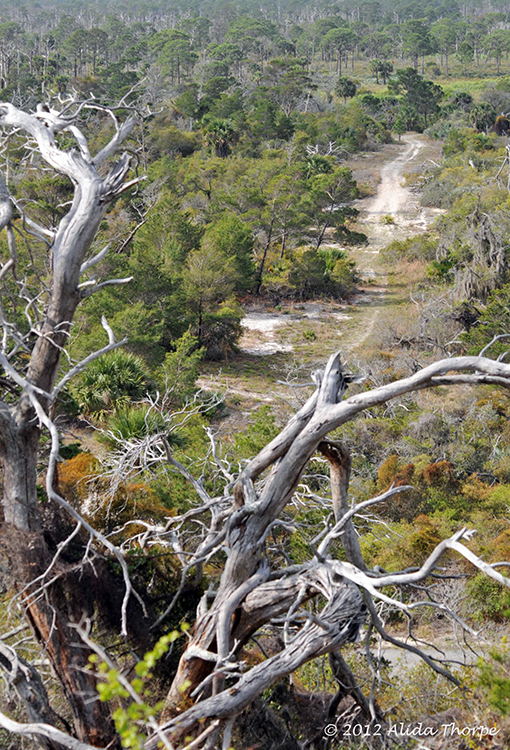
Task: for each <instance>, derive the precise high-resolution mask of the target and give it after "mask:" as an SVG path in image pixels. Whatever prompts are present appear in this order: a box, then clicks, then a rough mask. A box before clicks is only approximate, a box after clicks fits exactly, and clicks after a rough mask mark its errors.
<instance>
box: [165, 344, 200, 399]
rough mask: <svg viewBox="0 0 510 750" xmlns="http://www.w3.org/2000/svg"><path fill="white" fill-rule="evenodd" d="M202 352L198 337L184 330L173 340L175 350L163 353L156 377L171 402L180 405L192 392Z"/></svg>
mask: <svg viewBox="0 0 510 750" xmlns="http://www.w3.org/2000/svg"><path fill="white" fill-rule="evenodd" d="M204 353H205V349H204V348H203V347H199V345H198V338H196V337H195V336H193V335H192V334H191V333H190V331H186V333H184V334H183V335H182V336H181V338H180V339H178V340H177V341H176V342H175V351H173V352H168V353H167V354H166V355H165V359H164V362H163V364H162V365H161V368H160V369H159V371H158V375H157V377H158V380H159V381H160V382H161V385H162V387H163V389H164V392H165V393H166V395H167V396H166V397H167V398H169V399H170V400H171V402H172V404H175V405H177V406H180V405H181V404H182V403H184V402H185V401H186V399H187V398H189V397H190V396H191V395H192V394H193V392H194V390H195V381H196V379H197V377H198V374H199V365H200V362H201V360H202V358H203V356H204Z"/></svg>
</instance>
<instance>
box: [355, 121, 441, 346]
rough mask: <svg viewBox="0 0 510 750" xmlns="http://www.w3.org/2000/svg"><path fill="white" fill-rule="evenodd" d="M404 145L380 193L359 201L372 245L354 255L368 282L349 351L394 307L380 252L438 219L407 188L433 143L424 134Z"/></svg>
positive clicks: (385, 171) (384, 172)
mask: <svg viewBox="0 0 510 750" xmlns="http://www.w3.org/2000/svg"><path fill="white" fill-rule="evenodd" d="M403 143H404V144H405V147H404V150H403V151H402V152H401V153H400V154H398V156H397V157H396V158H395V159H393V160H392V161H389V162H388V163H386V164H384V165H383V167H382V168H381V181H380V183H379V185H378V188H377V193H376V194H375V195H374V196H373V197H371V198H365V199H364V200H360V201H358V202H357V208H358V210H359V211H360V217H359V225H360V228H361V231H362V232H364V233H365V234H366V235H367V237H368V245H367V246H365V247H359V248H355V249H354V250H353V251H351V257H352V258H353V259H354V261H355V262H356V267H357V268H358V270H359V273H360V276H361V278H362V290H361V293H360V294H358V295H356V297H355V298H354V300H353V302H354V304H355V306H356V309H357V313H358V314H357V316H356V326H355V327H354V330H353V331H352V333H351V334H350V335H349V336H348V338H347V340H346V341H344V346H345V349H346V350H348V351H355V350H356V349H359V347H360V346H361V345H362V344H364V343H365V342H366V340H367V339H368V338H369V337H371V336H372V335H373V333H374V329H375V327H376V323H377V321H378V319H379V317H380V316H381V314H382V312H383V309H384V308H385V307H387V304H388V300H387V292H388V279H387V275H386V273H385V269H384V268H383V266H382V263H381V262H380V260H379V251H380V249H381V248H383V247H386V246H387V245H389V244H390V242H392V241H393V240H402V239H405V238H407V237H411V236H413V235H416V234H420V233H421V232H423V231H425V230H426V229H427V228H428V227H429V226H430V224H431V222H432V220H433V219H434V218H435V216H436V215H437V212H434V211H431V209H426V208H423V207H422V206H421V205H420V201H419V198H418V196H417V195H416V194H414V193H413V192H412V191H411V189H410V188H409V187H407V186H406V185H405V184H404V180H405V172H406V169H410V168H411V165H412V164H413V165H416V163H417V162H418V163H419V162H420V160H421V159H422V155H421V151H422V149H424V147H425V145H426V143H427V141H426V139H425V137H424V136H422V135H419V134H416V133H411V134H408V135H407V136H406V138H405V140H404V141H403ZM363 282H364V285H363Z"/></svg>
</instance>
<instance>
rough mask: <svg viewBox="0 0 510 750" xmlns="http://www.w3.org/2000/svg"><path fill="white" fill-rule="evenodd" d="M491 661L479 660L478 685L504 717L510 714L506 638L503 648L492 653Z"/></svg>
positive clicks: (509, 672) (493, 650)
mask: <svg viewBox="0 0 510 750" xmlns="http://www.w3.org/2000/svg"><path fill="white" fill-rule="evenodd" d="M490 657H491V661H489V660H488V659H479V660H478V669H479V670H480V677H479V680H478V684H479V685H480V686H481V687H483V688H484V689H485V691H486V695H487V701H488V703H489V704H490V705H491V706H492V707H493V708H495V709H496V710H497V711H498V712H499V713H500V714H501V715H502V716H508V714H509V713H510V655H509V652H508V645H507V640H506V637H505V638H504V639H503V642H502V646H501V648H493V649H491V651H490Z"/></svg>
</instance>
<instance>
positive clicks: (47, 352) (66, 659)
mask: <svg viewBox="0 0 510 750" xmlns="http://www.w3.org/2000/svg"><path fill="white" fill-rule="evenodd" d="M0 120H1V121H2V124H3V125H4V127H17V128H18V129H22V130H25V131H27V132H28V133H29V134H30V135H31V136H32V137H34V138H35V139H36V141H37V144H38V146H39V149H40V151H41V154H42V156H43V159H45V161H46V162H47V163H48V164H49V165H51V166H52V167H54V168H55V169H56V170H58V171H59V172H61V173H63V174H65V175H67V177H68V178H69V179H70V180H72V182H73V183H74V185H75V193H74V198H73V202H72V205H71V208H70V210H69V211H68V213H67V215H66V216H65V217H64V218H63V219H62V221H61V222H60V224H59V226H58V229H57V231H56V233H55V235H54V238H53V242H52V244H51V255H52V272H53V273H52V282H51V292H50V299H49V303H48V306H47V310H46V312H45V318H44V322H43V324H42V326H41V330H40V333H39V335H38V337H37V339H36V342H35V344H34V347H33V350H32V352H31V355H30V362H29V365H28V369H27V372H26V375H25V378H26V382H27V384H28V385H27V386H25V388H24V389H23V391H22V393H21V396H20V398H19V401H18V403H17V404H15V405H8V404H7V403H0V462H1V465H2V469H3V508H4V523H3V524H2V526H1V532H0V536H1V541H2V546H3V548H4V550H5V553H6V555H7V557H8V558H9V559H10V560H11V562H12V573H11V578H12V580H15V581H16V585H17V586H18V587H19V590H20V592H21V598H22V600H23V602H24V605H25V611H26V615H27V619H28V622H29V624H30V627H31V629H32V631H33V633H34V635H35V637H36V639H37V641H38V643H39V644H40V645H41V647H42V648H43V649H44V651H45V653H46V656H47V658H48V660H49V662H50V664H51V666H52V669H53V671H54V673H55V675H56V676H57V678H58V680H59V681H60V683H61V685H62V688H63V691H64V694H65V697H66V698H67V700H68V702H69V705H70V707H71V709H72V712H73V724H74V730H75V732H76V735H77V737H78V738H79V739H80V740H82V741H85V742H88V743H90V744H92V745H95V746H98V747H106V746H107V745H110V743H112V744H111V747H113V746H114V743H115V741H116V740H115V738H116V734H115V730H114V726H113V723H112V721H111V719H110V717H109V710H108V708H107V706H106V705H105V704H102V703H101V702H100V701H99V700H98V696H97V692H96V690H95V679H94V677H93V675H92V674H91V673H89V672H87V671H84V670H85V668H86V667H87V664H88V656H89V653H90V652H89V651H88V650H87V649H84V648H83V647H82V644H80V643H79V642H78V641H79V638H78V636H77V634H76V632H75V630H74V629H73V628H72V627H70V623H73V622H74V623H78V622H80V621H81V620H82V618H83V616H84V615H88V616H90V615H91V614H92V602H93V597H92V598H90V601H89V602H87V599H86V595H85V596H84V590H85V588H86V586H85V583H86V580H87V577H88V571H87V569H83V568H82V567H81V566H79V565H76V564H75V563H74V564H68V563H66V562H65V559H64V555H63V554H62V555H60V557H59V558H58V560H57V561H55V560H54V554H55V553H54V552H51V551H50V548H49V547H48V543H49V539H51V538H52V539H53V541H54V542H55V550H57V549H59V547H58V544H59V543H60V542H61V541H64V539H65V538H67V537H66V536H64V537H63V538H62V533H64V534H65V524H62V523H60V522H59V519H57V521H55V517H54V516H53V518H52V516H51V513H52V512H53V507H54V506H53V504H51V505H50V506H47V508H46V509H45V511H44V514H43V513H42V512H41V508H40V507H39V503H38V499H37V462H38V447H39V438H40V428H39V420H38V418H37V416H36V412H35V408H34V406H33V403H32V400H31V398H32V397H35V395H36V396H37V399H38V401H39V404H40V407H41V408H42V410H44V411H46V412H47V411H48V409H49V408H50V405H51V398H50V396H49V394H51V393H52V391H53V388H54V385H55V380H56V377H57V372H58V368H59V362H60V355H61V352H62V350H63V348H64V347H65V346H66V345H67V343H68V334H69V330H70V327H71V323H72V320H73V317H74V314H75V311H76V307H77V305H78V303H79V301H80V299H81V296H80V295H81V293H80V290H79V289H78V286H79V282H80V275H81V266H82V263H83V261H84V258H85V255H86V253H87V251H88V249H89V248H90V246H91V244H92V241H93V240H94V238H95V235H96V233H97V231H98V229H99V225H100V223H101V221H102V219H103V217H104V215H105V213H106V209H107V207H108V205H109V203H110V202H111V200H112V199H113V198H114V197H115V195H116V191H118V190H119V189H120V187H121V185H122V183H123V182H124V179H125V176H126V173H127V171H128V169H129V158H127V157H122V158H121V159H120V160H119V162H117V164H116V165H115V166H114V167H113V168H112V169H111V170H110V172H109V173H108V174H107V176H106V177H104V178H101V177H100V176H99V174H98V172H97V166H99V164H101V163H102V161H104V160H105V159H106V158H107V156H108V155H109V154H110V153H113V152H114V150H115V147H116V145H117V143H118V142H121V140H122V138H120V140H119V141H117V140H116V139H114V141H113V142H111V143H110V144H108V146H107V147H105V149H104V150H103V151H101V152H99V154H98V155H97V156H96V159H97V164H96V163H95V162H93V160H92V158H91V157H90V154H88V153H87V151H86V150H85V149H81V150H80V152H78V151H76V150H73V151H65V152H64V151H61V150H59V148H58V145H57V143H56V141H55V139H54V131H53V128H59V129H63V128H64V127H65V125H66V123H65V122H63V123H60V122H59V121H58V118H56V119H55V121H54V122H52V123H51V127H50V125H48V124H45V123H44V122H43V121H41V120H40V119H38V118H37V117H36V116H32V115H28V114H26V113H24V112H21V111H19V110H17V109H16V108H15V107H13V106H12V105H10V104H2V105H1V107H0ZM125 132H126V135H127V133H128V132H129V130H128V129H127V128H126V131H125ZM120 134H121V131H118V135H119V136H120ZM123 137H126V136H125V135H124V136H123ZM80 145H81V144H80ZM110 147H111V150H110ZM2 184H3V180H2ZM2 220H3V219H2ZM9 220H10V216H9V215H8V216H7V217H6V219H5V220H3V223H2V228H3V227H5V226H8V222H9ZM31 393H32V394H34V396H32V397H31ZM45 394H48V395H45ZM63 529H64V531H63ZM43 530H44V533H43ZM87 542H88V537H87V539H86V540H85V544H86V543H87ZM52 562H53V569H52V572H51V573H50V574H49V578H50V579H51V578H55V580H54V581H53V582H51V583H50V581H48V580H47V579H46V575H47V571H48V567H49V566H50V564H52ZM86 567H88V564H87V566H86ZM56 573H58V575H55V574H56ZM78 576H80V577H78ZM36 579H38V580H37V581H36ZM34 581H36V582H35V583H32V582H34ZM94 585H96V584H95V583H94ZM92 590H93V589H92ZM57 746H58V747H60V746H59V745H58V743H57V744H56V745H55V748H56V747H57Z"/></svg>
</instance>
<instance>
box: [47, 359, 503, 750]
mask: <svg viewBox="0 0 510 750" xmlns="http://www.w3.org/2000/svg"><path fill="white" fill-rule="evenodd" d="M349 379H350V378H349V377H347V376H346V375H345V374H344V372H343V371H342V366H341V363H340V358H339V356H338V355H335V356H333V357H332V358H331V359H330V361H329V363H328V365H327V367H326V369H325V371H324V372H319V373H315V381H316V383H317V387H316V390H315V392H314V393H313V394H312V395H311V396H310V398H309V399H308V401H307V402H306V403H305V405H304V406H303V407H302V408H301V409H300V410H299V411H298V412H297V413H296V414H295V416H294V417H293V418H292V419H291V420H290V422H289V423H288V424H287V426H286V427H285V428H284V429H283V430H282V432H281V433H280V434H279V435H278V436H277V437H276V438H275V439H274V440H273V441H272V442H271V443H270V444H269V445H267V446H266V447H265V448H264V449H263V450H262V451H261V452H260V453H259V454H258V455H257V456H256V457H255V458H253V459H252V460H251V461H249V463H248V464H247V466H246V467H245V469H244V470H243V471H242V473H241V474H240V475H238V474H236V473H235V472H233V470H232V467H231V466H230V465H229V464H228V462H227V461H226V460H224V459H222V458H221V456H220V454H219V452H218V449H217V446H216V443H215V440H214V436H213V434H212V433H210V440H211V451H210V458H211V461H212V462H214V463H215V464H216V468H217V471H218V475H221V476H223V479H224V492H223V494H222V495H221V496H219V497H210V496H209V495H208V494H207V492H206V491H205V489H204V486H203V484H202V482H201V481H200V480H197V479H195V478H194V477H192V476H191V475H190V473H189V472H188V471H187V470H186V469H185V467H184V466H182V465H181V464H180V463H179V462H177V461H176V460H175V459H174V457H173V456H172V452H171V449H170V447H169V445H168V444H167V443H166V439H165V435H166V434H167V433H168V431H169V427H170V426H171V425H170V422H169V423H167V425H166V426H165V428H164V429H162V430H161V432H160V433H159V434H154V435H149V436H147V437H145V438H143V439H142V440H140V441H138V442H137V441H130V445H129V446H127V445H125V444H124V445H123V444H121V443H120V442H119V450H118V452H117V454H116V455H115V456H114V457H113V459H112V466H111V471H112V480H113V482H115V481H118V480H119V478H122V477H125V476H127V475H132V476H134V475H135V474H136V473H137V472H140V471H150V470H151V469H153V468H154V467H159V466H161V465H162V464H166V465H167V466H170V467H171V468H172V469H173V470H175V471H177V472H180V473H181V474H182V475H183V476H185V477H186V478H187V479H188V480H189V481H190V482H191V483H192V484H193V486H194V488H195V490H196V492H197V496H198V498H199V504H198V505H197V506H196V507H195V508H192V509H191V510H189V511H188V512H187V513H185V514H184V515H182V516H177V517H173V518H169V519H168V523H167V524H166V525H165V526H151V525H150V524H149V523H146V522H145V523H144V524H143V525H144V531H143V532H140V531H138V532H137V533H136V534H135V535H134V536H132V537H130V538H129V539H128V541H127V542H125V546H126V549H128V548H129V549H133V548H136V546H137V545H138V546H139V547H144V548H147V546H149V547H150V545H153V544H154V545H158V547H161V546H163V547H164V546H165V545H166V546H167V547H168V548H169V549H171V550H172V554H173V555H175V557H176V559H179V560H180V561H181V564H182V578H181V588H180V589H179V591H177V593H176V595H175V596H174V599H173V601H172V603H171V604H170V605H169V607H168V608H167V610H166V611H165V612H164V613H163V614H162V615H161V617H160V620H159V622H162V621H164V620H165V618H166V617H168V615H169V614H170V613H171V609H172V606H173V605H174V604H175V602H176V601H177V600H178V597H179V594H180V592H181V591H182V589H183V587H184V585H185V583H186V581H189V580H191V579H195V580H197V578H198V579H199V578H200V571H201V570H202V568H203V566H204V564H206V563H207V562H208V561H210V560H213V559H215V558H216V557H217V556H218V555H224V554H225V553H226V561H225V562H224V563H223V568H222V573H221V576H220V578H219V582H218V585H217V586H216V587H215V588H214V590H208V591H207V592H206V594H205V595H204V597H203V599H202V601H201V603H200V606H199V607H198V610H197V616H196V621H195V623H194V628H193V631H192V635H191V638H190V640H189V642H188V646H187V648H186V651H185V652H184V654H183V656H182V658H181V660H180V664H179V668H178V671H177V674H176V675H175V678H174V681H173V685H172V688H171V690H170V692H169V695H168V697H167V701H166V706H165V711H164V715H163V723H162V724H161V725H160V727H159V733H158V734H157V735H154V736H153V737H151V738H149V739H148V741H147V743H146V747H147V750H154V749H155V748H156V747H157V744H158V742H160V741H161V732H163V733H165V735H166V736H167V737H168V739H169V741H170V742H171V743H172V746H173V747H179V746H180V743H181V741H182V740H183V738H184V737H186V736H187V735H189V734H190V733H195V734H197V733H198V734H200V733H202V734H201V735H200V736H201V737H202V741H203V742H202V743H201V742H200V740H199V739H198V738H197V740H196V745H195V746H197V747H199V746H202V744H203V746H204V747H208V748H212V747H215V746H216V743H217V742H218V741H219V734H220V731H221V729H222V728H223V740H222V742H223V744H222V745H221V746H222V747H229V741H230V733H231V731H232V726H233V721H234V719H235V717H236V716H237V715H238V714H239V713H240V712H242V711H243V710H244V709H245V708H246V707H247V706H249V704H250V703H251V702H252V701H253V700H254V699H255V698H257V697H258V696H259V695H260V694H261V693H262V691H264V690H265V689H266V688H268V687H269V686H270V685H271V684H273V683H274V682H275V681H277V680H278V679H280V678H282V677H284V676H286V675H289V674H291V673H292V672H293V671H295V670H296V669H298V668H299V667H300V666H301V665H303V664H304V663H305V662H307V661H309V660H311V659H313V658H315V657H317V656H320V655H323V654H327V653H329V654H333V664H334V666H335V669H334V673H335V674H336V673H338V675H339V680H340V682H342V683H343V684H344V685H347V687H348V690H349V692H350V693H351V694H352V695H353V697H354V698H355V700H356V701H357V702H358V703H359V705H360V707H361V710H362V711H363V712H364V713H365V714H366V715H367V717H368V720H373V719H375V718H376V716H378V710H377V706H376V705H375V704H374V703H373V702H371V701H369V700H368V699H367V698H365V697H364V696H363V693H362V692H361V691H360V690H359V688H358V687H357V686H356V683H355V680H354V678H353V676H352V675H351V674H350V673H349V670H348V667H347V665H346V663H345V661H344V660H343V659H342V657H341V654H340V650H341V647H342V646H343V645H344V644H345V643H347V642H349V641H352V640H355V639H356V638H357V636H358V634H359V631H360V627H361V625H362V624H363V623H364V622H365V621H368V622H369V623H370V627H369V632H368V635H367V638H369V637H370V632H372V630H375V631H376V632H378V633H379V634H380V636H381V637H382V638H383V639H385V640H387V641H388V642H389V643H391V644H392V645H395V646H398V647H401V648H405V649H408V650H410V651H412V652H414V653H416V654H418V655H419V656H421V658H422V659H423V660H424V661H425V662H426V663H427V664H428V665H429V666H431V667H432V668H433V669H434V670H435V671H436V672H438V673H439V674H441V675H443V676H445V677H446V678H448V679H450V680H452V681H453V682H456V678H455V677H454V676H453V675H452V674H451V673H450V672H449V671H448V669H447V668H446V666H445V665H444V664H443V663H442V661H441V660H440V659H435V658H433V657H431V656H430V655H428V654H427V653H425V652H424V651H423V650H421V649H420V648H418V647H417V646H415V645H413V644H410V643H403V642H401V641H399V640H398V639H396V638H394V637H393V636H391V635H390V634H389V633H387V632H386V630H385V627H384V622H383V619H382V618H381V616H380V611H379V606H378V603H379V604H380V603H381V602H383V603H384V604H385V605H389V606H390V607H396V608H398V609H400V610H401V611H403V612H405V613H406V614H407V615H410V614H411V613H412V611H413V610H415V609H418V608H420V607H423V606H439V605H438V604H437V602H436V603H435V602H434V601H433V597H431V598H430V599H428V600H427V601H419V602H414V603H412V604H408V605H406V604H403V603H402V601H400V600H399V599H398V598H395V599H392V598H390V597H389V596H388V595H387V594H386V593H384V592H383V591H382V589H384V588H385V587H387V586H395V587H397V588H398V587H403V586H414V585H417V584H419V583H420V582H421V584H422V586H423V585H425V584H423V582H425V581H426V579H429V577H430V576H433V575H434V572H435V571H436V569H437V567H438V565H439V564H440V561H441V558H442V556H443V555H444V554H445V553H446V552H447V551H448V550H454V551H456V552H457V553H459V554H460V555H462V556H464V557H465V558H466V559H467V560H468V561H470V562H471V563H472V564H473V565H474V566H476V567H478V568H479V569H481V570H483V571H484V572H485V573H486V574H487V575H489V576H491V577H493V578H494V579H495V580H497V581H499V582H500V583H501V584H502V585H505V586H508V585H509V581H508V579H507V578H505V577H503V576H502V575H501V574H500V573H499V572H498V571H497V570H496V569H495V567H493V566H490V565H488V564H486V563H484V562H483V561H482V560H480V559H478V558H477V557H476V556H475V555H474V554H473V553H472V552H471V551H470V550H469V548H468V547H466V546H465V545H464V544H463V542H462V540H464V539H466V540H469V538H470V535H471V533H472V532H471V531H469V530H467V529H461V530H459V532H458V533H456V534H455V535H454V536H453V537H452V538H451V539H447V540H445V541H444V542H442V543H440V544H439V545H438V546H437V547H436V549H435V550H434V552H433V553H432V554H431V555H430V556H429V558H428V559H427V560H426V561H425V563H424V564H423V565H422V567H421V568H419V569H415V570H413V571H400V572H394V573H385V572H381V571H376V570H369V569H368V568H367V565H366V563H365V561H364V560H363V556H362V554H361V550H360V546H359V542H358V537H357V534H356V531H355V528H354V526H353V523H352V521H353V517H354V515H355V514H356V513H358V512H360V511H362V510H364V509H365V508H368V507H370V506H372V505H374V504H377V503H380V502H383V501H387V502H391V498H392V497H393V496H394V495H396V494H397V493H399V492H404V491H406V490H407V489H410V488H408V487H396V488H393V489H390V490H389V491H387V492H386V493H384V494H383V495H381V496H379V497H376V498H373V499H372V500H368V501H365V502H364V503H361V504H360V505H359V506H357V507H351V505H350V503H349V500H348V487H349V476H350V456H349V452H348V451H347V449H346V447H345V446H344V445H343V444H342V443H341V442H339V441H338V440H335V441H332V440H330V439H329V438H328V434H329V433H330V432H331V431H332V430H336V429H337V428H339V427H341V426H342V425H343V424H345V423H346V422H348V421H349V420H352V419H354V418H355V417H356V416H357V415H358V414H360V413H361V412H363V411H364V410H366V409H370V408H372V407H376V406H379V405H381V404H384V403H386V402H388V401H390V400H391V399H396V398H399V397H401V396H403V395H405V394H409V393H412V392H414V391H419V390H422V389H424V388H431V387H437V386H450V385H451V386H454V385H459V384H472V385H475V384H479V383H480V384H482V383H483V384H494V385H498V386H503V387H505V388H507V387H510V366H509V365H505V364H503V363H501V362H495V361H493V360H490V359H486V358H484V357H459V358H450V359H445V360H442V361H440V362H436V363H434V364H432V365H430V366H428V367H426V368H424V369H422V370H420V371H419V372H417V373H416V374H414V375H412V376H411V377H408V378H405V379H402V380H399V381H397V382H394V383H390V384H388V385H384V386H381V387H378V388H374V389H372V390H362V389H360V390H359V391H358V392H357V393H354V394H353V395H351V396H350V397H348V398H344V396H345V392H346V387H347V382H348V380H349ZM151 407H152V408H154V409H157V408H159V405H158V403H157V402H152V403H151ZM161 416H162V417H163V418H165V412H164V410H161ZM55 439H56V438H55ZM317 450H318V451H319V452H320V453H322V454H323V455H324V456H325V457H326V459H327V461H328V463H329V466H330V480H331V497H332V501H333V503H332V504H333V510H334V517H333V514H331V513H329V512H328V506H327V505H325V519H324V527H323V529H322V531H319V533H318V534H317V536H316V538H315V539H314V540H313V541H312V543H311V544H310V559H309V560H308V561H307V562H305V563H303V564H300V565H292V564H290V563H288V564H282V556H281V555H278V554H275V553H274V550H272V548H271V545H270V544H269V539H270V536H271V532H272V530H273V529H274V528H275V527H280V528H284V529H285V528H288V529H289V533H293V531H295V529H294V528H293V525H292V522H291V520H289V518H288V517H287V519H286V517H285V509H286V508H287V509H288V508H291V506H292V504H293V503H296V498H297V495H299V491H298V485H299V483H300V481H301V478H302V475H303V472H304V471H305V468H306V466H307V465H308V463H309V461H310V460H311V459H312V457H313V456H314V454H315V453H316V451H317ZM330 502H331V501H330ZM329 507H331V506H329ZM197 530H198V531H197ZM336 541H340V542H341V543H342V544H343V547H344V549H345V552H346V556H347V559H348V562H341V561H340V560H338V559H335V557H334V556H333V555H332V553H331V550H332V546H333V543H334V542H336ZM496 567H497V566H496ZM318 594H320V595H322V597H324V599H325V600H326V602H327V603H326V606H325V607H324V608H323V610H322V611H321V612H313V610H310V609H307V608H306V604H307V602H309V601H310V600H311V599H313V598H315V597H316V596H317V595H318ZM441 606H442V605H441ZM446 612H447V614H448V615H450V616H451V617H452V618H455V617H456V615H455V613H453V612H448V611H447V610H446ZM457 619H458V618H457ZM275 622H277V623H279V624H280V627H281V629H282V632H283V636H284V638H283V640H284V648H283V649H282V650H281V651H280V652H279V653H277V654H276V655H274V656H269V658H267V659H265V660H264V661H262V662H261V663H259V664H257V665H256V666H254V667H252V668H251V669H249V670H248V671H246V667H245V665H243V663H242V657H241V656H240V652H241V649H242V648H243V646H244V645H245V644H247V643H248V641H249V640H250V638H251V637H252V636H255V635H256V633H257V631H259V630H260V629H261V628H263V627H264V626H266V625H267V624H269V623H275ZM157 624H158V623H155V625H157ZM466 627H467V626H466ZM190 702H191V703H192V704H193V705H192V706H191V707H189V706H190Z"/></svg>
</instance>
